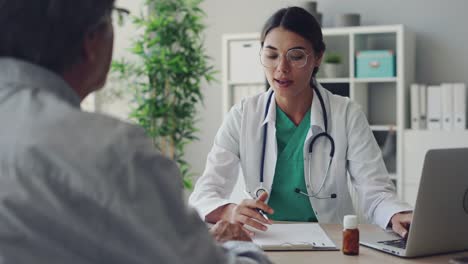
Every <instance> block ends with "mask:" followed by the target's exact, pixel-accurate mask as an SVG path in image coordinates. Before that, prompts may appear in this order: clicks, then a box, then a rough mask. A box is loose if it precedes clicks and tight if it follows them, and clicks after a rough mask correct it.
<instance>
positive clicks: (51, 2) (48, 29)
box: [0, 0, 115, 74]
mask: <svg viewBox="0 0 468 264" xmlns="http://www.w3.org/2000/svg"><path fill="white" fill-rule="evenodd" d="M114 2H115V0H0V57H11V58H16V59H20V60H23V61H27V62H30V63H33V64H36V65H40V66H42V67H45V68H47V69H49V70H52V71H54V72H56V73H58V74H62V73H63V72H64V71H65V70H67V69H68V68H69V67H70V66H72V65H74V64H76V63H78V62H79V61H80V60H81V58H82V55H83V54H82V52H83V48H82V47H83V40H84V37H85V34H86V33H88V32H91V31H97V30H99V29H101V28H102V26H103V25H105V21H106V20H105V18H107V16H108V15H110V13H111V12H112V9H113V7H114Z"/></svg>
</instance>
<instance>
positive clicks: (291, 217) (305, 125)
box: [268, 106, 317, 222]
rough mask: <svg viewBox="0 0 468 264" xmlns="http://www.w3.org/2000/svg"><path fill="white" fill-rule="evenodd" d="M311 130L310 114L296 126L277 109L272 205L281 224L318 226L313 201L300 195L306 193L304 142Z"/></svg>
mask: <svg viewBox="0 0 468 264" xmlns="http://www.w3.org/2000/svg"><path fill="white" fill-rule="evenodd" d="M309 128H310V110H309V111H308V112H307V113H306V115H305V116H304V118H303V119H302V121H301V123H300V124H299V125H298V126H296V125H295V124H294V122H292V121H291V120H290V119H289V117H288V116H287V115H286V113H284V112H283V110H281V109H280V108H279V107H278V106H276V142H277V145H278V157H277V161H276V169H275V176H274V179H273V185H272V188H271V193H270V199H269V200H268V205H269V206H270V207H271V208H273V210H274V211H275V213H274V214H272V215H270V218H271V219H272V220H277V221H302V222H317V217H316V216H315V213H314V210H313V209H312V205H311V204H310V200H309V197H307V196H305V195H302V194H299V193H296V192H295V191H294V190H295V189H296V188H299V189H301V190H302V191H304V192H305V191H306V190H307V189H306V184H305V180H304V154H303V149H304V141H305V138H306V136H307V133H308V132H309Z"/></svg>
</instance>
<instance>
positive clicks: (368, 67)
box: [356, 50, 396, 78]
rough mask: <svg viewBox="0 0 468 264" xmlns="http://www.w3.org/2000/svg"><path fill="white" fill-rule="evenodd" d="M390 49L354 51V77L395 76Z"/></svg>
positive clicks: (393, 57)
mask: <svg viewBox="0 0 468 264" xmlns="http://www.w3.org/2000/svg"><path fill="white" fill-rule="evenodd" d="M395 72H396V65H395V53H394V52H393V51H392V50H363V51H358V52H357V53H356V78H379V77H380V78H381V77H395Z"/></svg>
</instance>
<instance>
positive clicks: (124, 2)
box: [82, 0, 145, 120]
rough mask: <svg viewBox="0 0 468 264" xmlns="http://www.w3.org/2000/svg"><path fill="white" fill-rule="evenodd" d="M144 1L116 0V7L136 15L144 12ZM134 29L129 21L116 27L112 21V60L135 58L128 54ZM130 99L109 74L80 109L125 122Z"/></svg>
mask: <svg viewBox="0 0 468 264" xmlns="http://www.w3.org/2000/svg"><path fill="white" fill-rule="evenodd" d="M144 2H145V0H116V6H117V7H122V8H126V9H128V10H129V11H130V13H131V14H132V15H138V14H140V12H145V10H143V9H142V6H143V3H144ZM138 32H139V31H138V28H136V27H135V26H134V25H133V24H132V23H131V20H130V19H127V20H126V23H124V24H123V25H121V26H120V25H118V23H117V21H114V59H115V60H119V59H121V58H124V59H126V60H135V59H136V58H135V57H134V55H132V54H131V53H130V52H129V49H130V47H131V46H132V40H133V39H134V37H135V36H136V35H137V34H138ZM116 90H119V91H122V92H123V94H122V96H116V95H115V92H113V91H116ZM130 99H131V93H130V92H129V91H128V89H126V87H122V85H120V83H119V82H118V81H117V80H115V76H114V75H113V74H109V78H108V81H107V83H106V86H105V87H104V88H103V89H101V91H99V92H97V93H93V94H91V95H90V96H88V97H87V98H86V99H85V100H84V101H83V103H82V108H83V109H84V110H89V111H95V110H96V111H98V112H103V113H107V114H110V115H112V116H114V117H117V118H120V119H123V120H126V119H127V117H128V115H129V113H130V108H129V106H128V102H129V101H130Z"/></svg>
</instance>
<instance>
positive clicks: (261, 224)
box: [222, 193, 273, 231]
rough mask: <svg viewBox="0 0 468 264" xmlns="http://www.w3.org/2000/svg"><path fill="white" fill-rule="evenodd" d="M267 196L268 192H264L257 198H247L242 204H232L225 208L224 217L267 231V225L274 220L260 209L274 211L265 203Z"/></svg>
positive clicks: (268, 211) (270, 212)
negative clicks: (264, 214)
mask: <svg viewBox="0 0 468 264" xmlns="http://www.w3.org/2000/svg"><path fill="white" fill-rule="evenodd" d="M267 198H268V194H267V193H263V194H262V195H260V197H259V198H258V199H257V200H254V199H245V200H243V201H242V202H241V203H240V204H230V205H228V206H227V207H226V208H225V210H224V212H223V215H222V219H224V220H227V221H230V222H232V223H240V224H242V225H247V226H251V227H253V228H256V229H258V230H262V231H266V230H267V227H266V225H271V224H272V222H271V220H267V219H265V217H263V216H262V215H261V214H260V213H259V212H258V209H260V210H262V211H263V212H265V213H267V214H272V213H273V209H272V208H271V207H270V206H268V205H267V204H266V203H265V201H266V200H267Z"/></svg>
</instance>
